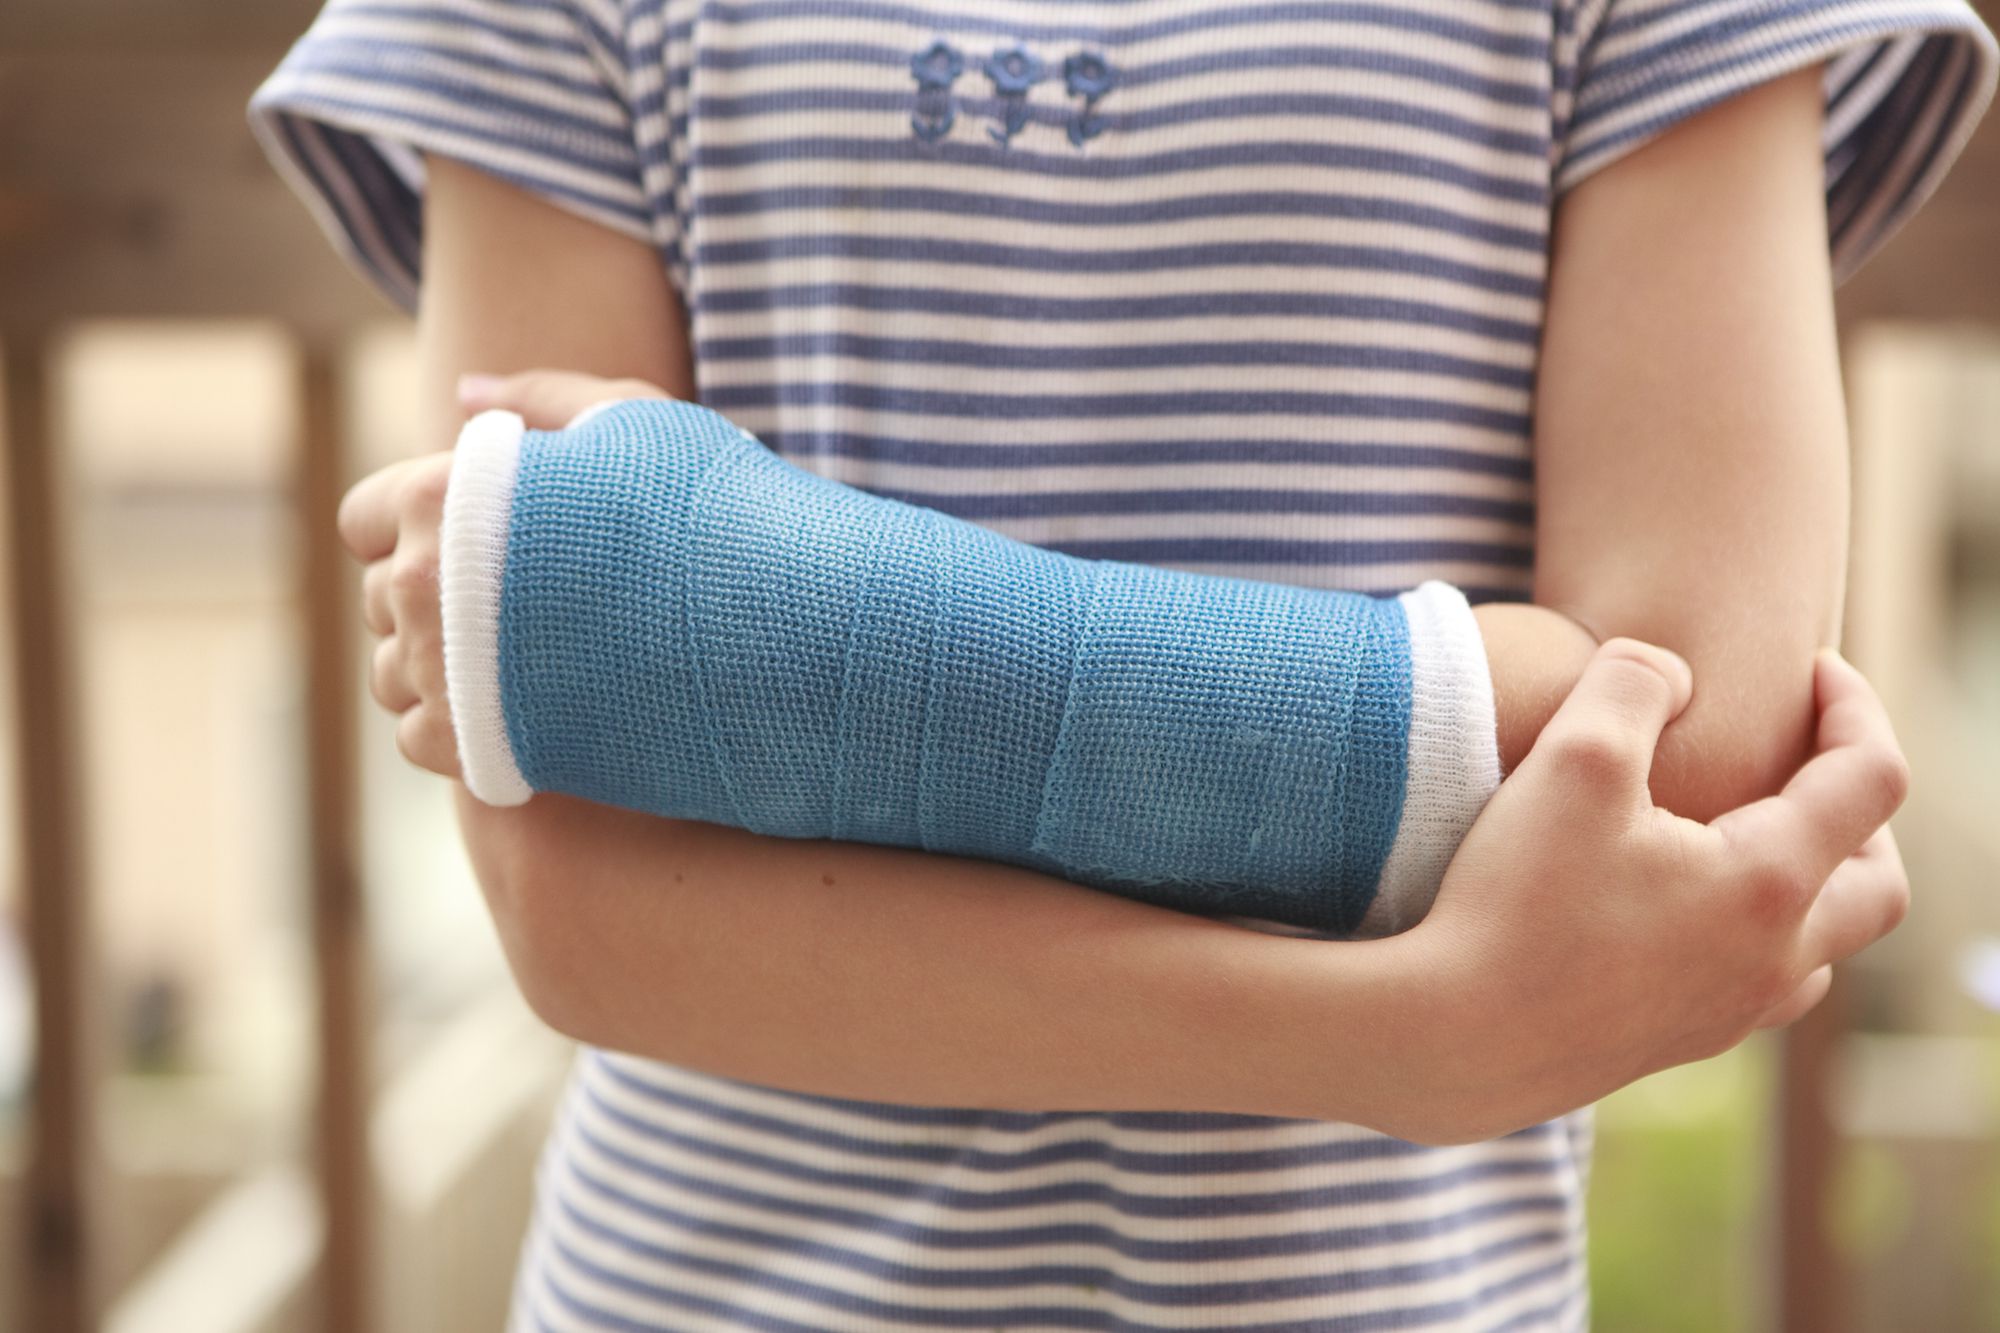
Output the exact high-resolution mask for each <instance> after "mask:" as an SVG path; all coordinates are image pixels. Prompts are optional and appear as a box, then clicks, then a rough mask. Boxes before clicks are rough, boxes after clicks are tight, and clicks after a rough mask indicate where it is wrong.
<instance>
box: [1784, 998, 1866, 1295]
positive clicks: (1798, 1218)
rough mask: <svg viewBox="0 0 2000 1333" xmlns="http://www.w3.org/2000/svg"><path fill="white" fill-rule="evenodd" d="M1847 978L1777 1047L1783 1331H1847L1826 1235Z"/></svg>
mask: <svg viewBox="0 0 2000 1333" xmlns="http://www.w3.org/2000/svg"><path fill="white" fill-rule="evenodd" d="M1847 987H1848V981H1847V974H1846V973H1845V972H1843V971H1842V970H1841V967H1840V965H1839V964H1835V965H1834V969H1833V988H1832V989H1831V990H1830V991H1828V992H1827V996H1826V998H1825V999H1824V1000H1821V1001H1820V1002H1819V1003H1818V1004H1817V1005H1815V1006H1814V1007H1813V1009H1812V1011H1811V1012H1810V1013H1808V1014H1807V1015H1806V1016H1805V1017H1804V1018H1801V1019H1800V1020H1799V1021H1798V1022H1796V1023H1794V1024H1792V1025H1791V1026H1790V1027H1788V1028H1785V1029H1784V1030H1783V1031H1784V1035H1783V1037H1782V1039H1781V1040H1780V1043H1779V1046H1778V1114H1777V1122H1778V1123H1777V1129H1778V1134H1777V1148H1778V1153H1777V1157H1778V1161H1777V1173H1776V1175H1777V1181H1776V1184H1777V1191H1778V1199H1777V1205H1778V1206H1777V1218H1778V1328H1779V1329H1780V1330H1781V1333H1844V1330H1846V1328H1847V1317H1846V1312H1847V1309H1848V1307H1849V1304H1850V1302H1849V1301H1848V1299H1847V1298H1848V1295H1849V1292H1848V1283H1849V1280H1850V1279H1849V1274H1848V1272H1847V1266H1846V1264H1845V1263H1844V1262H1843V1261H1842V1259H1841V1256H1840V1254H1839V1252H1838V1251H1837V1250H1836V1249H1835V1248H1834V1246H1833V1242H1832V1237H1831V1236H1830V1235H1829V1234H1828V1231H1827V1207H1828V1200H1829V1197H1830V1195H1831V1192H1832V1191H1831V1185H1832V1178H1833V1168H1834V1165H1835V1163H1836V1161H1837V1158H1838V1154H1839V1150H1840V1142H1839V1138H1838V1135H1837V1133H1836V1130H1835V1127H1834V1123H1833V1114H1832V1107H1831V1105H1830V1103H1829V1098H1830V1096H1831V1093H1832V1089H1833V1086H1834V1076H1835V1069H1834V1062H1835V1060H1836V1059H1837V1058H1838V1056H1839V1050H1840V1042H1841V1039H1842V1037H1843V1036H1844V1035H1845V1034H1846V1030H1847V1013H1846V999H1847Z"/></svg>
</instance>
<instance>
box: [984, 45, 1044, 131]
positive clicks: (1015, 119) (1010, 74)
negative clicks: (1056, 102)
mask: <svg viewBox="0 0 2000 1333" xmlns="http://www.w3.org/2000/svg"><path fill="white" fill-rule="evenodd" d="M981 68H983V69H984V70H985V71H986V77H987V78H989V79H991V80H993V91H994V92H996V93H998V94H999V95H1000V100H1001V106H1002V110H1001V119H1000V124H1001V128H999V129H992V128H989V129H988V130H987V131H986V132H987V133H988V134H990V135H992V136H993V139H994V141H995V142H996V143H998V144H999V145H1000V146H1001V147H1002V148H1005V147H1006V146H1007V145H1008V143H1009V142H1011V141H1012V139H1013V138H1014V136H1015V135H1017V134H1019V133H1020V132H1021V131H1022V130H1023V129H1025V128H1026V127H1027V124H1028V89H1030V88H1032V87H1034V86H1035V85H1036V84H1038V83H1040V82H1041V81H1042V78H1043V76H1044V75H1046V74H1047V73H1048V70H1047V68H1046V67H1045V66H1044V65H1043V64H1042V59H1041V57H1040V56H1038V55H1036V54H1035V53H1034V52H1033V51H1030V50H1029V49H1028V48H1027V47H1025V46H1022V45H1021V44H1020V43H1018V42H1017V43H1015V44H1014V45H1013V46H1009V47H1003V48H1002V49H1000V50H998V51H995V52H994V53H993V54H992V55H990V56H988V57H986V63H985V64H984V65H983V66H981Z"/></svg>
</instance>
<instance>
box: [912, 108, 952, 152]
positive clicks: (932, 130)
mask: <svg viewBox="0 0 2000 1333" xmlns="http://www.w3.org/2000/svg"><path fill="white" fill-rule="evenodd" d="M957 123H958V109H957V108H956V107H954V106H952V105H951V103H949V102H947V103H945V106H944V110H942V111H934V112H928V113H927V112H926V111H925V109H924V108H923V107H918V108H917V109H916V110H915V111H912V112H911V113H910V128H911V129H912V130H914V131H916V135H917V137H918V138H919V139H922V140H923V141H924V142H925V143H936V142H937V141H938V140H939V139H942V138H944V136H945V135H947V134H950V133H951V127H952V126H953V125H955V124H957Z"/></svg>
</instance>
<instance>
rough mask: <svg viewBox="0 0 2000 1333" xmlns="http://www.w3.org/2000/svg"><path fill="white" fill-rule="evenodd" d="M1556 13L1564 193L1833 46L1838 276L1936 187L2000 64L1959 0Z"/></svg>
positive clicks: (1613, 6) (1612, 7) (1830, 201)
mask: <svg viewBox="0 0 2000 1333" xmlns="http://www.w3.org/2000/svg"><path fill="white" fill-rule="evenodd" d="M1557 28H1558V34H1559V42H1558V49H1557V56H1556V66H1557V67H1556V79H1555V86H1556V98H1555V103H1554V106H1553V108H1552V110H1553V113H1554V119H1555V138H1554V151H1555V161H1554V164H1553V174H1554V187H1555V193H1556V194H1557V195H1558V196H1560V195H1561V194H1562V193H1563V192H1564V191H1567V190H1568V189H1570V188H1571V187H1573V186H1575V185H1576V184H1577V183H1578V182H1579V181H1581V180H1584V179H1585V178H1587V177H1588V176H1590V175H1591V174H1592V173H1593V172H1596V171H1598V170H1600V169H1601V168H1603V167H1605V166H1608V165H1609V164H1611V163H1612V162H1615V161H1617V160H1618V159H1619V158H1620V157H1623V156H1624V155H1625V154H1626V153H1629V152H1631V151H1632V150H1633V149H1635V148H1637V147H1639V146H1640V145H1641V144H1643V143H1645V142H1647V141H1648V140H1649V139H1652V138H1653V137H1654V136H1656V135H1658V134H1659V133H1660V132H1661V131H1663V130H1665V129H1667V128H1668V127H1670V126H1672V125H1673V124H1675V123H1676V122H1678V121H1680V120H1681V119H1683V118H1684V117H1687V116H1690V115H1693V114H1694V113H1695V112H1697V111H1700V110H1702V109H1703V108H1705V107H1709V106H1713V105H1714V104H1716V103H1717V102H1721V101H1723V100H1725V99H1727V98H1729V97H1732V96H1734V95H1735V94H1737V93H1740V92H1743V91H1745V90H1747V89H1749V88H1751V87H1754V86H1756V85H1758V84H1761V83H1764V82H1767V81H1769V80H1771V79H1774V78H1777V77H1779V76H1781V75H1784V74H1787V73H1790V72H1791V71H1793V70H1796V69H1799V68H1801V67H1803V66H1806V65H1810V64H1813V63H1814V62H1817V61H1822V60H1823V61H1826V62H1827V65H1826V69H1825V74H1824V86H1825V94H1826V128H1825V134H1824V144H1825V155H1826V202H1827V227H1828V233H1829V240H1830V242H1831V247H1832V267H1833V277H1834V281H1835V283H1836V284H1837V283H1841V282H1845V281H1846V280H1847V279H1848V278H1849V277H1851V276H1853V274H1854V273H1855V272H1856V271H1857V270H1858V269H1860V267H1861V266H1862V264H1864V263H1865V262H1867V260H1868V259H1869V258H1870V257H1872V256H1873V255H1874V254H1875V252H1876V251H1877V250H1879V249H1880V248H1881V247H1882V245H1883V243H1884V242H1886V241H1887V240H1888V239H1889V237H1890V236H1891V235H1893V234H1894V233H1895V231H1896V230H1897V229H1898V228H1899V227H1901V226H1902V224H1903V223H1904V222H1905V221H1907V220H1908V219H1909V217H1910V216H1911V215H1912V214H1913V213H1915V212H1916V210H1917V209H1918V208H1919V207H1920V206H1921V205H1922V204H1923V202H1924V200H1926V199H1927V198H1929V197H1930V194H1931V192H1932V191H1933V190H1935V189H1936V188H1937V185H1938V182H1939V181H1941V180H1942V179H1943V178H1944V174H1945V172H1946V171H1947V170H1948V169H1949V168H1950V166H1951V164H1952V162H1953V161H1954V160H1955V159H1956V158H1957V156H1958V154H1959V151H1960V150H1961V149H1962V148H1963V147H1964V145H1965V141H1966V139H1967V138H1968V137H1969V136H1970V135H1971V133H1972V128H1973V126H1974V125H1975V124H1976V123H1977V122H1978V120H1979V118H1980V116H1981V115H1982V114H1983V113H1984V111H1985V110H1986V107H1987V105H1988V103H1990V102H1991V101H1992V99H1993V91H1994V83H1995V80H1996V77H2000V48H1996V46H1995V43H1994V38H1993V34H1992V32H1991V31H1990V30H1988V29H1987V27H1986V26H1985V25H1984V24H1983V23H1982V22H1981V21H1980V19H1979V16H1978V15H1977V14H1976V13H1974V12H1973V10H1972V9H1971V8H1970V7H1969V6H1968V5H1967V4H1966V3H1965V0H1578V3H1577V4H1576V5H1575V6H1574V7H1573V8H1571V9H1570V10H1569V12H1568V13H1562V12H1561V10H1560V9H1559V22H1558V25H1557Z"/></svg>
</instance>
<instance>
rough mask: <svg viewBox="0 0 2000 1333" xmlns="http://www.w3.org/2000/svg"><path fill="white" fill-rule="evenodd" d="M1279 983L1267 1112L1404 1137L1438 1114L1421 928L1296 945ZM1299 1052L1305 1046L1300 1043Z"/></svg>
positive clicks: (1436, 1021)
mask: <svg viewBox="0 0 2000 1333" xmlns="http://www.w3.org/2000/svg"><path fill="white" fill-rule="evenodd" d="M1294 943H1296V944H1297V945H1299V946H1300V947H1299V950H1298V953H1297V954H1296V955H1295V956H1294V957H1292V958H1291V959H1290V960H1289V967H1288V971H1287V976H1286V978H1285V990H1286V994H1285V996H1284V998H1282V999H1281V1000H1280V1001H1279V1003H1280V1004H1281V1005H1282V1006H1283V1007H1284V1017H1283V1021H1282V1022H1280V1023H1279V1024H1277V1025H1275V1026H1274V1027H1273V1028H1272V1029H1271V1030H1270V1031H1269V1032H1267V1033H1264V1034H1261V1036H1262V1038H1263V1039H1264V1040H1267V1041H1268V1040H1271V1039H1272V1037H1274V1036H1275V1037H1277V1038H1278V1044H1279V1045H1280V1046H1281V1048H1282V1050H1281V1053H1280V1054H1279V1055H1278V1056H1276V1057H1275V1059H1276V1060H1277V1061H1278V1062H1279V1063H1278V1067H1279V1068H1281V1069H1282V1070H1283V1071H1284V1073H1285V1075H1286V1082H1285V1084H1284V1085H1283V1086H1280V1087H1277V1088H1275V1089H1273V1092H1272V1094H1271V1100H1272V1101H1273V1103H1274V1104H1275V1105H1279V1106H1281V1107H1283V1108H1284V1109H1282V1110H1279V1111H1277V1112H1274V1113H1275V1114H1280V1115H1289V1116H1294V1117H1297V1118H1302V1119H1313V1120H1327V1121H1335V1122H1339V1123H1343V1124H1353V1125H1361V1126H1363V1127H1365V1128H1368V1129H1372V1130H1375V1131H1377V1132H1378V1133H1384V1134H1390V1135H1396V1136H1399V1137H1407V1136H1408V1134H1409V1133H1411V1132H1414V1131H1415V1130H1416V1128H1417V1127H1418V1126H1420V1125H1423V1124H1426V1123H1428V1118H1429V1117H1432V1116H1434V1115H1435V1113H1436V1111H1437V1110H1438V1108H1437V1107H1436V1106H1435V1104H1434V1103H1435V1101H1436V1096H1437V1093H1436V1089H1437V1086H1438V1081H1437V1078H1436V1075H1435V1071H1436V1069H1437V1068H1438V1067H1439V1056H1438V1054H1437V1040H1436V1039H1437V1036H1438V1034H1439V1031H1440V1028H1441V1027H1442V1026H1444V1025H1445V1024H1447V1023H1449V1022H1450V1021H1452V1019H1451V1016H1450V1014H1449V1012H1448V1006H1446V1005H1442V1004H1441V1003H1440V1002H1439V998H1438V990H1439V983H1440V981H1442V980H1444V978H1441V977H1439V976H1437V975H1435V974H1434V972H1435V969H1434V968H1433V966H1432V965H1431V963H1430V962H1429V961H1428V959H1429V955H1430V952H1431V951H1430V948H1429V935H1428V934H1427V933H1426V932H1425V931H1424V927H1423V925H1422V923H1419V924H1418V925H1417V926H1415V927H1413V928H1411V929H1409V930H1406V931H1403V932H1402V933H1400V934H1396V935H1391V936H1387V937H1385V938H1382V939H1365V940H1299V941H1295V942H1294ZM1302 1043H1303V1044H1302Z"/></svg>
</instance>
